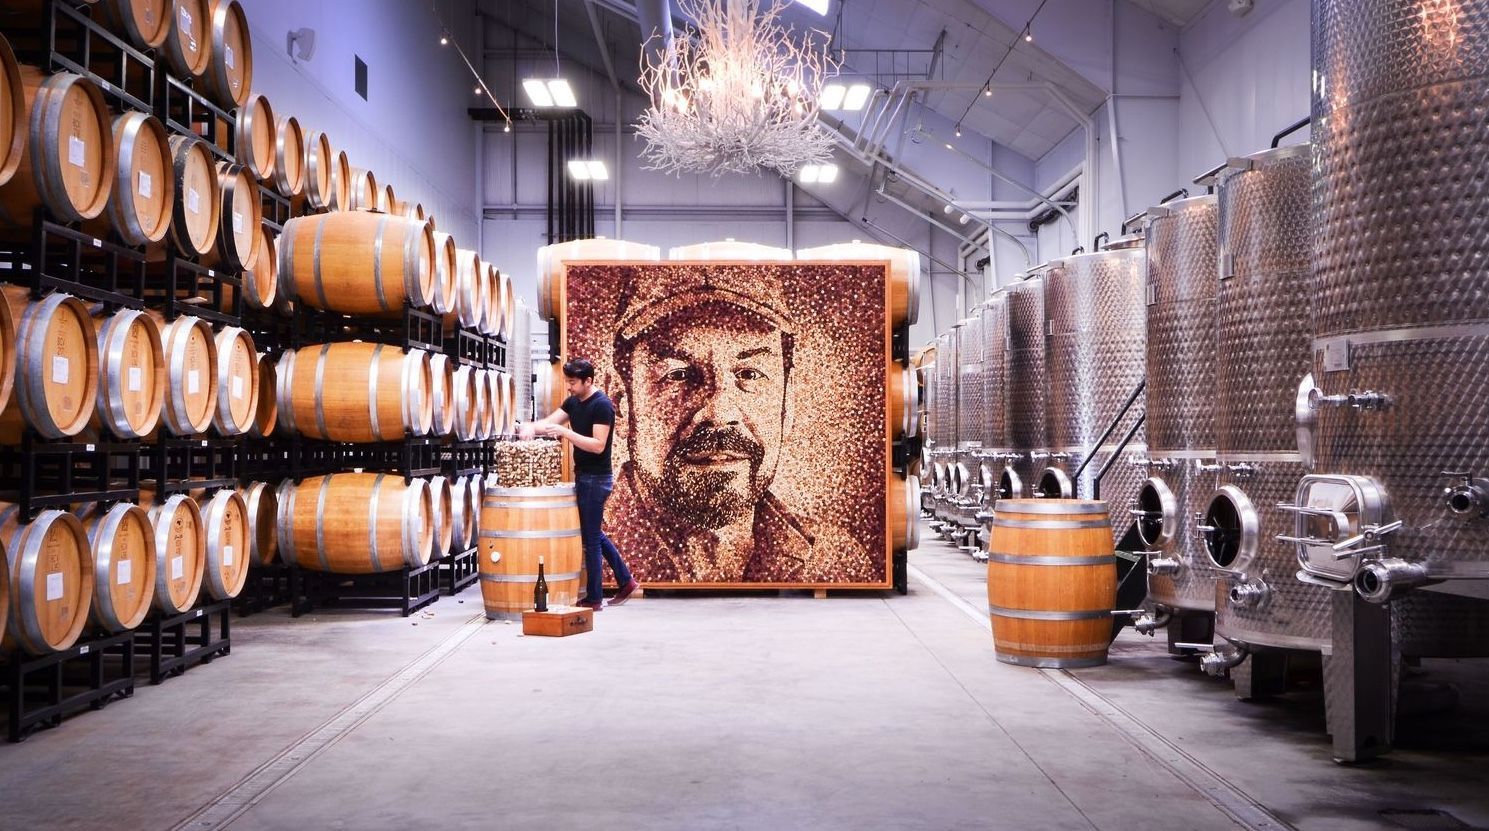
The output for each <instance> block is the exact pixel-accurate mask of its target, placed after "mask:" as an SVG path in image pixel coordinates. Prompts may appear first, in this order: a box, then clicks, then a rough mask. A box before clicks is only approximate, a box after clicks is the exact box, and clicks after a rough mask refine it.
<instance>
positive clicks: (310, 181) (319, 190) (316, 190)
mask: <svg viewBox="0 0 1489 831" xmlns="http://www.w3.org/2000/svg"><path fill="white" fill-rule="evenodd" d="M336 160H337V155H336V151H335V150H334V149H333V148H332V147H331V140H330V139H329V138H327V137H326V134H325V133H323V132H320V131H319V130H315V131H312V132H310V133H309V134H307V135H306V136H305V200H306V201H307V202H309V203H310V207H312V208H314V209H315V210H318V211H319V210H324V209H326V208H329V207H331V205H332V203H334V202H335V201H336V179H335V173H336Z"/></svg>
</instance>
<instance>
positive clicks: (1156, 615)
mask: <svg viewBox="0 0 1489 831" xmlns="http://www.w3.org/2000/svg"><path fill="white" fill-rule="evenodd" d="M1172 617H1173V616H1172V615H1171V614H1170V613H1168V612H1166V611H1156V612H1148V613H1147V614H1144V615H1143V616H1142V617H1140V618H1138V619H1137V620H1134V621H1133V622H1132V628H1134V629H1136V630H1137V631H1138V632H1139V633H1140V634H1143V635H1151V634H1153V633H1154V632H1157V631H1158V630H1159V629H1162V628H1163V627H1165V626H1167V625H1168V622H1169V620H1170V619H1171V618H1172Z"/></svg>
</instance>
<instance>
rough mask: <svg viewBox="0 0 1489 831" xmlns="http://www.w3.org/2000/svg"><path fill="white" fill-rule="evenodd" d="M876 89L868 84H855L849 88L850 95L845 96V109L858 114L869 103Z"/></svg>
mask: <svg viewBox="0 0 1489 831" xmlns="http://www.w3.org/2000/svg"><path fill="white" fill-rule="evenodd" d="M873 91H874V88H873V87H871V86H869V85H868V84H854V85H853V86H851V87H848V94H847V95H845V96H843V109H845V110H850V111H854V112H857V111H858V110H861V109H863V106H864V105H865V104H867V103H869V93H870V92H873Z"/></svg>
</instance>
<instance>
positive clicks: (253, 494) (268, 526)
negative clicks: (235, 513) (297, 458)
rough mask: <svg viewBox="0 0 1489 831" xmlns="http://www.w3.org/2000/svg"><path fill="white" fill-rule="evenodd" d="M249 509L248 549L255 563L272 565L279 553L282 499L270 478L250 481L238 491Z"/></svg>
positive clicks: (248, 558)
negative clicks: (277, 496) (262, 480)
mask: <svg viewBox="0 0 1489 831" xmlns="http://www.w3.org/2000/svg"><path fill="white" fill-rule="evenodd" d="M238 495H239V496H242V497H243V505H244V507H245V508H247V511H248V550H247V552H246V555H247V556H246V558H245V559H247V561H248V564H249V565H251V566H271V565H273V564H274V560H275V559H276V558H277V557H278V556H279V528H278V527H277V526H276V524H275V523H276V522H277V519H276V518H277V516H278V512H279V500H278V499H277V498H276V496H275V492H274V486H273V485H271V484H269V483H268V482H250V483H249V484H248V486H247V487H245V488H243V489H242V490H241V491H239V493H238Z"/></svg>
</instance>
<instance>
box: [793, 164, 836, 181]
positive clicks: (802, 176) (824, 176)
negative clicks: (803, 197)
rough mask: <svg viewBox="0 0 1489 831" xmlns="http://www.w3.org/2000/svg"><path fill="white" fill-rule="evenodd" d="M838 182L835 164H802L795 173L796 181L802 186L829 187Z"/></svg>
mask: <svg viewBox="0 0 1489 831" xmlns="http://www.w3.org/2000/svg"><path fill="white" fill-rule="evenodd" d="M837 180H838V166H837V165H835V164H831V163H828V164H804V165H802V166H801V170H798V171H797V172H796V181H798V182H800V183H802V184H803V185H830V184H832V183H833V182H836V181H837Z"/></svg>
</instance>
